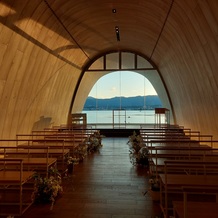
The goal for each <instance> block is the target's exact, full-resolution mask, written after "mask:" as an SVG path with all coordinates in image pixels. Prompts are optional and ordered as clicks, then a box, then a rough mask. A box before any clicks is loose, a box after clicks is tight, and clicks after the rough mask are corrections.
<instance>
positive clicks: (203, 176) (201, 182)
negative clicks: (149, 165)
mask: <svg viewBox="0 0 218 218" xmlns="http://www.w3.org/2000/svg"><path fill="white" fill-rule="evenodd" d="M164 168H165V169H164V173H160V174H158V177H159V179H160V196H161V199H160V206H161V209H162V211H163V214H164V217H165V218H168V217H169V215H170V212H172V211H173V201H178V200H182V196H183V195H182V194H183V192H182V189H183V188H184V187H196V186H201V187H206V188H209V187H216V188H218V161H213V160H212V161H199V160H166V161H165V167H164ZM213 201H216V198H214V200H213Z"/></svg>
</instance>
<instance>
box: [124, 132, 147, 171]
mask: <svg viewBox="0 0 218 218" xmlns="http://www.w3.org/2000/svg"><path fill="white" fill-rule="evenodd" d="M127 144H128V145H129V152H130V153H129V157H130V162H131V163H132V164H133V165H134V166H136V165H139V166H146V167H148V166H149V151H148V149H147V147H146V146H145V145H144V143H143V140H142V137H141V135H137V134H136V132H135V131H134V132H133V134H132V135H131V136H129V141H128V142H127Z"/></svg>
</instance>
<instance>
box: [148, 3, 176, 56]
mask: <svg viewBox="0 0 218 218" xmlns="http://www.w3.org/2000/svg"><path fill="white" fill-rule="evenodd" d="M173 3H174V0H172V2H171V5H170V8H169V10H168V13H167V15H166V18H165V20H164V23H163V26H162V28H161V31H160V34H159V36H158V38H157V41H156V43H155V45H154V48H153V51H152V52H151V56H150V58H149V60H151V58H152V56H153V54H154V51H155V49H156V47H157V44H158V42H159V40H160V37H161V35H162V33H163V30H164V27H165V25H166V23H167V20H168V18H169V15H170V12H171V9H172V7H173Z"/></svg>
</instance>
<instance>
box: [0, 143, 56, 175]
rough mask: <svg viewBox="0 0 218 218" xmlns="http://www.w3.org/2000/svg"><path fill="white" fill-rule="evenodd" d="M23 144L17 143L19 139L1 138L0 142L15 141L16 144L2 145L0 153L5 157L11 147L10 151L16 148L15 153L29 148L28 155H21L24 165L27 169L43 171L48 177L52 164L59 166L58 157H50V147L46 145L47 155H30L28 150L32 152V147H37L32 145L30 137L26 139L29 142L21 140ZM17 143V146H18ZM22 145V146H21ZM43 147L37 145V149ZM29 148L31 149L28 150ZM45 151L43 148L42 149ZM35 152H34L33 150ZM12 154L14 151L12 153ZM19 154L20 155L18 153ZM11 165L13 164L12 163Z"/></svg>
mask: <svg viewBox="0 0 218 218" xmlns="http://www.w3.org/2000/svg"><path fill="white" fill-rule="evenodd" d="M21 141H22V144H20V145H17V144H18V143H19V142H20V141H19V140H17V139H0V142H1V143H2V142H4V143H5V144H7V143H10V144H11V143H12V142H13V143H14V144H15V145H14V146H7V145H5V146H1V147H0V151H1V152H0V154H1V155H3V157H5V156H6V155H7V154H6V153H5V152H6V151H7V149H10V151H11V152H12V150H11V149H14V154H13V155H16V151H18V150H19V149H27V151H26V153H27V156H23V157H21V158H22V159H23V167H24V168H25V169H27V170H37V171H38V172H41V173H43V174H46V176H47V177H48V172H49V168H50V167H51V166H55V167H56V166H57V158H54V157H49V152H48V151H49V147H48V146H45V147H44V149H47V152H46V153H45V154H46V157H30V156H28V155H30V154H29V153H28V152H30V148H31V149H35V148H34V147H31V146H30V141H31V140H30V139H28V140H26V142H27V143H24V144H23V142H24V140H21ZM16 145H17V146H16ZM19 146H20V147H19ZM39 148H42V147H37V149H39ZM28 149H29V150H28ZM42 151H43V150H42ZM32 153H33V152H32ZM11 155H12V153H11ZM18 155H20V154H19V153H18ZM11 167H13V166H12V164H11Z"/></svg>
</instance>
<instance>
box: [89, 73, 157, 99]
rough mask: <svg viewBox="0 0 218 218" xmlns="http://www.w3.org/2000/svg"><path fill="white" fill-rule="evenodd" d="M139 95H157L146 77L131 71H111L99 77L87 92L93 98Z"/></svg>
mask: <svg viewBox="0 0 218 218" xmlns="http://www.w3.org/2000/svg"><path fill="white" fill-rule="evenodd" d="M139 95H140V96H146V95H157V93H156V91H155V89H154V88H153V86H152V84H151V83H150V82H149V80H148V79H147V78H146V77H144V76H142V75H141V74H139V73H135V72H131V71H121V72H113V73H109V74H107V75H105V76H103V77H101V78H100V79H99V80H98V81H97V82H96V83H95V85H94V86H93V88H92V90H91V92H90V93H89V96H91V97H94V98H113V97H117V96H118V97H120V96H124V97H131V96H139Z"/></svg>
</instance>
